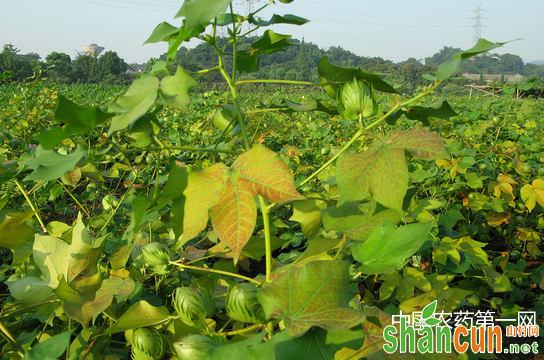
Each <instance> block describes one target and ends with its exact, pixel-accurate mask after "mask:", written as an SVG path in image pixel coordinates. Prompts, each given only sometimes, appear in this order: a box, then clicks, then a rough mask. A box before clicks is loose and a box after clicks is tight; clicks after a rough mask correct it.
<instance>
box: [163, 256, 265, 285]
mask: <svg viewBox="0 0 544 360" xmlns="http://www.w3.org/2000/svg"><path fill="white" fill-rule="evenodd" d="M170 264H172V265H175V266H177V267H180V268H182V269H192V270H198V271H205V272H210V273H214V274H220V275H226V276H232V277H235V278H238V279H242V280H246V281H249V282H252V283H254V284H256V285H259V286H261V285H262V284H263V283H262V282H260V281H259V280H255V279H252V278H250V277H247V276H244V275H240V274H235V273H231V272H228V271H223V270H216V269H209V268H203V267H199V266H192V265H185V264H183V263H181V262H180V261H170Z"/></svg>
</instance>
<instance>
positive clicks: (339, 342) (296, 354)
mask: <svg viewBox="0 0 544 360" xmlns="http://www.w3.org/2000/svg"><path fill="white" fill-rule="evenodd" d="M364 341H365V332H364V330H363V328H362V326H360V325H358V326H356V327H354V328H352V329H347V330H343V331H335V332H332V331H326V330H324V329H321V328H312V329H311V330H310V331H308V332H306V333H305V334H304V335H302V336H299V337H293V336H290V335H289V333H288V332H287V331H282V332H280V333H279V334H276V335H274V336H273V337H272V339H270V340H268V341H266V342H262V343H261V344H258V345H256V346H254V347H252V348H249V349H248V350H249V351H250V353H251V354H252V355H253V357H245V359H255V360H257V359H259V360H261V359H263V360H267V359H271V360H273V359H298V360H330V359H336V358H337V357H335V354H336V356H337V355H338V352H339V351H340V350H342V349H346V350H347V349H352V350H356V349H359V348H360V347H361V346H362V345H363V343H364ZM357 358H358V357H354V358H353V359H357Z"/></svg>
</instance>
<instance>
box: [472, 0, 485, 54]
mask: <svg viewBox="0 0 544 360" xmlns="http://www.w3.org/2000/svg"><path fill="white" fill-rule="evenodd" d="M473 11H474V12H476V16H475V17H473V18H472V19H473V20H474V25H472V27H473V28H474V34H473V35H472V45H476V44H477V43H478V40H480V38H481V37H482V22H481V19H485V18H484V17H482V16H481V15H480V12H481V11H485V10H482V4H480V5H476V10H473Z"/></svg>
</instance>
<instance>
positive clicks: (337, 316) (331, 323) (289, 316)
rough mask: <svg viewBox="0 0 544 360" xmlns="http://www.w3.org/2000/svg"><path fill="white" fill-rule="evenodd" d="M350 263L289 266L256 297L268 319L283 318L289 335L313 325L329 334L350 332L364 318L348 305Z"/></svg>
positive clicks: (320, 262)
mask: <svg viewBox="0 0 544 360" xmlns="http://www.w3.org/2000/svg"><path fill="white" fill-rule="evenodd" d="M348 270H349V262H347V261H339V260H332V261H312V262H309V263H306V264H304V265H303V266H302V267H297V266H291V267H289V268H288V269H286V270H285V271H283V272H282V273H280V275H279V277H278V278H276V279H275V280H274V281H273V282H271V283H269V284H266V285H265V286H264V287H263V288H261V290H260V291H259V294H258V295H257V298H258V299H259V302H260V303H261V305H262V306H263V309H264V312H265V314H266V317H267V318H269V319H270V318H273V319H283V320H284V323H285V328H286V330H287V332H288V333H289V335H290V336H298V335H302V334H304V333H305V332H306V331H307V330H308V329H310V328H311V327H312V326H319V327H321V328H324V329H325V330H328V331H342V330H347V329H350V328H352V327H354V326H356V325H358V324H360V323H362V322H363V321H364V319H365V316H364V314H363V313H361V312H358V311H355V310H353V309H351V308H350V307H349V305H348V303H349V300H350V299H349V289H348V287H349V282H350V277H349V271H348Z"/></svg>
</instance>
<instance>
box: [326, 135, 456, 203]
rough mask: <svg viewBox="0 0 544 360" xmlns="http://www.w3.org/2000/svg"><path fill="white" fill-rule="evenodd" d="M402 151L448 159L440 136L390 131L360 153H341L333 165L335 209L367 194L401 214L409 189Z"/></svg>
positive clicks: (432, 158)
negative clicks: (338, 191)
mask: <svg viewBox="0 0 544 360" xmlns="http://www.w3.org/2000/svg"><path fill="white" fill-rule="evenodd" d="M405 150H409V151H410V152H411V153H412V155H413V156H415V157H417V158H419V159H423V160H434V159H440V158H449V157H450V156H449V154H448V153H447V152H446V149H445V148H444V143H443V141H442V138H441V137H440V135H438V134H437V133H435V132H430V131H427V130H425V129H422V128H414V129H412V130H408V131H391V132H389V133H388V134H387V136H386V137H385V138H384V139H383V140H382V141H380V142H378V143H377V144H374V145H373V146H371V147H370V148H369V149H368V150H367V151H365V152H363V153H356V154H352V153H348V152H344V153H342V154H341V155H340V156H339V157H338V160H337V162H336V181H337V183H338V188H339V190H340V200H339V202H338V206H342V205H343V204H345V203H347V202H351V201H359V200H363V199H365V198H366V196H367V194H368V193H370V194H371V195H372V197H373V199H374V200H376V201H377V202H379V203H380V204H382V205H384V206H385V207H388V208H390V209H394V210H396V211H397V212H398V213H399V214H401V213H402V203H403V200H404V197H405V195H406V191H407V189H408V168H407V164H406V156H405Z"/></svg>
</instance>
